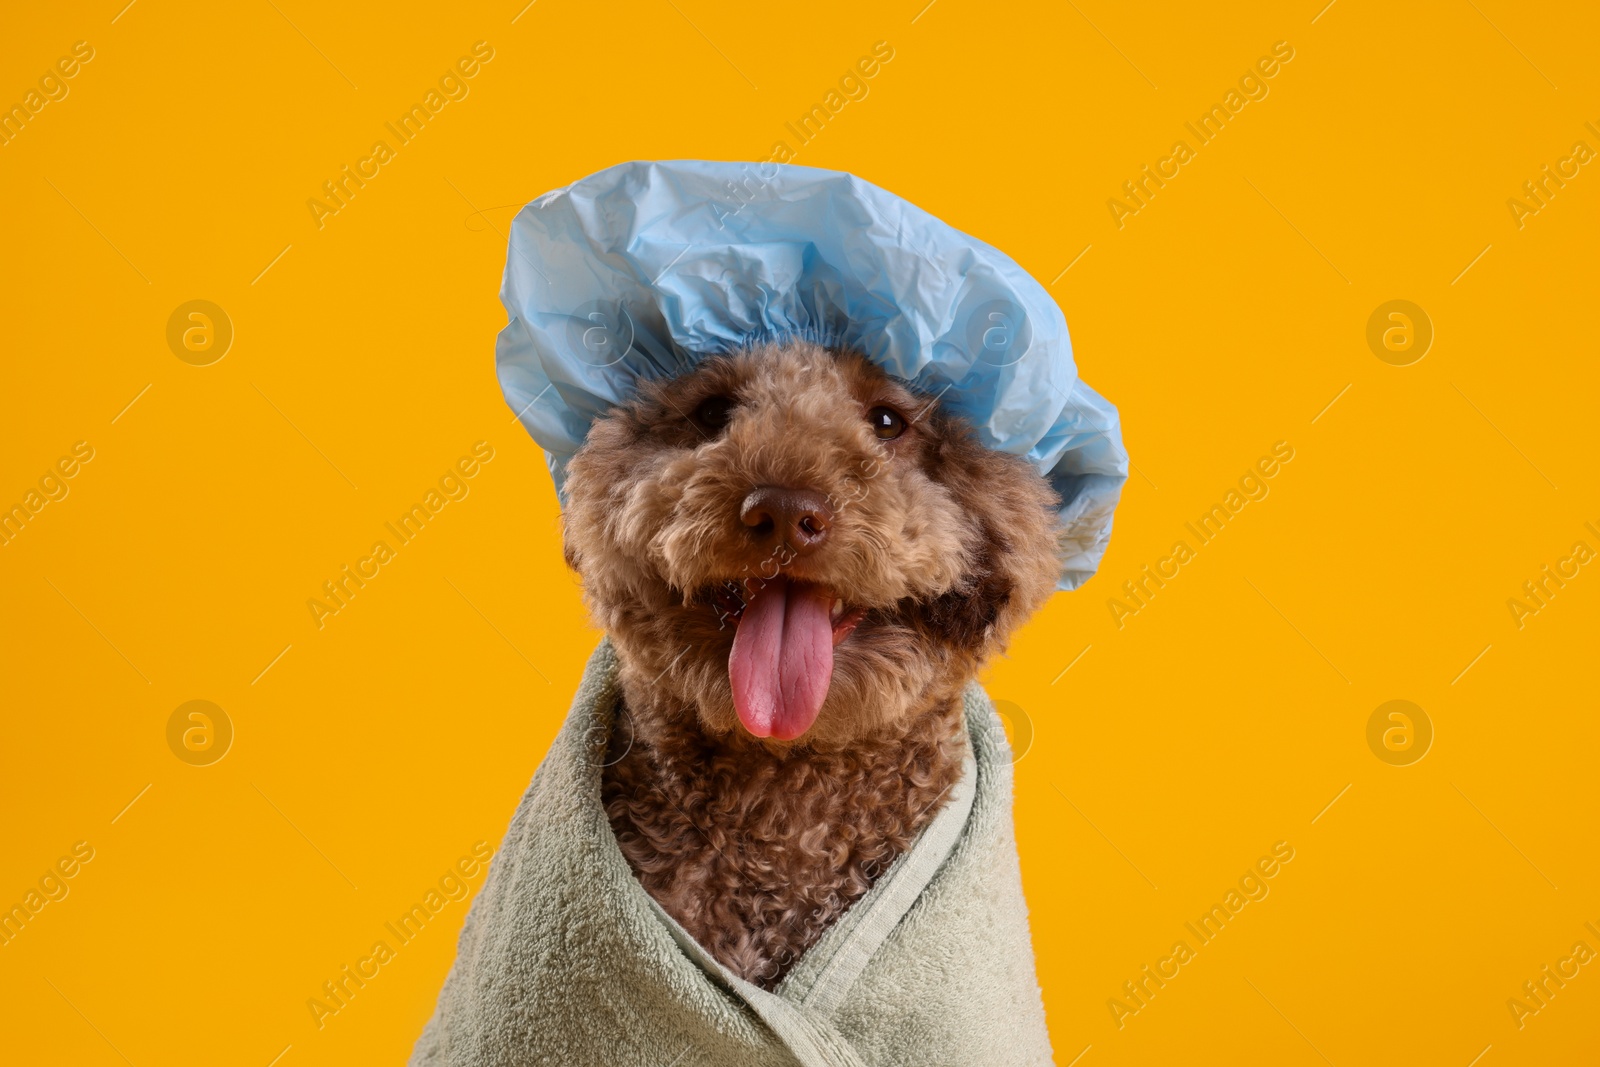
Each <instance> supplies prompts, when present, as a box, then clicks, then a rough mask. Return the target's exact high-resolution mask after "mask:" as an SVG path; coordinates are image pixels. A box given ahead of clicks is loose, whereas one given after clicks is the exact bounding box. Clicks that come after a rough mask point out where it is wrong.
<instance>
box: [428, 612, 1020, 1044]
mask: <svg viewBox="0 0 1600 1067" xmlns="http://www.w3.org/2000/svg"><path fill="white" fill-rule="evenodd" d="M620 699H621V692H620V689H619V687H618V684H617V660H616V654H615V652H614V651H613V650H612V648H611V645H610V643H609V642H608V641H602V642H601V644H600V647H599V648H598V649H596V650H595V653H594V655H593V657H591V659H590V660H589V665H588V668H587V670H586V671H585V674H584V678H583V683H582V685H581V686H580V687H579V689H578V693H577V696H576V697H575V698H574V699H573V703H572V710H571V711H570V712H569V713H568V715H567V720H566V723H565V724H564V725H563V726H562V728H561V732H560V733H559V734H558V735H557V737H556V739H555V741H554V743H553V744H552V745H551V747H550V752H549V754H548V755H547V756H546V757H545V760H544V762H543V764H541V765H540V767H539V770H538V772H537V773H536V774H535V775H534V778H533V783H532V784H531V785H530V786H529V787H528V790H527V792H526V793H525V794H524V795H523V797H522V802H521V803H520V804H519V805H518V807H517V812H516V814H515V815H514V816H513V817H512V820H511V826H510V828H509V829H508V830H507V831H506V836H505V839H504V841H502V842H501V845H500V850H499V852H498V853H497V854H496V855H495V858H494V861H493V863H492V865H491V867H490V870H489V877H488V879H487V881H486V882H485V884H484V888H483V891H482V892H481V893H479V894H478V897H477V899H476V900H475V901H473V904H472V910H471V912H470V913H469V914H468V916H467V920H466V925H465V927H464V928H463V929H462V932H461V941H460V944H459V946H458V949H457V955H456V962H455V966H454V967H453V968H452V969H451V972H450V975H449V977H448V978H447V979H446V980H445V984H444V989H443V991H442V992H441V993H440V995H439V1003H438V1007H437V1008H436V1009H435V1011H434V1015H433V1018H432V1019H431V1020H430V1021H429V1022H428V1025H427V1027H426V1029H425V1030H424V1031H423V1033H422V1037H421V1039H420V1040H419V1041H418V1042H417V1046H416V1049H415V1051H414V1052H413V1054H412V1058H411V1063H412V1064H413V1067H444V1065H451V1067H469V1065H470V1067H512V1065H517V1067H527V1065H531V1064H550V1065H556V1064H559V1065H562V1067H588V1065H594V1067H668V1065H671V1067H795V1065H797V1064H798V1065H800V1067H876V1065H883V1067H888V1065H896V1067H898V1065H903V1064H918V1065H926V1067H956V1065H961V1067H977V1065H982V1067H1011V1065H1036V1064H1049V1063H1051V1062H1052V1060H1051V1053H1050V1039H1049V1036H1048V1034H1047V1033H1046V1030H1045V1020H1044V1004H1043V1002H1042V1000H1041V998H1040V994H1039V983H1038V979H1037V978H1036V977H1035V974H1034V969H1033V949H1032V945H1031V942H1030V940H1029V934H1028V914H1027V905H1026V903H1025V902H1024V900H1023V896H1022V879H1021V874H1020V871H1019V870H1018V866H1017V849H1016V840H1015V836H1014V833H1013V829H1012V823H1011V754H1010V750H1009V748H1008V747H1007V745H1006V741H1005V734H1004V732H1003V730H1002V728H1001V725H1000V721H999V719H998V717H997V716H996V715H995V711H994V707H993V705H992V704H990V703H989V699H988V697H986V696H985V695H984V693H983V690H982V689H981V688H979V687H978V686H977V685H976V684H974V685H972V686H969V687H968V689H967V691H966V694H965V708H964V711H965V714H966V721H967V729H968V735H969V737H970V739H971V742H972V753H973V754H972V757H970V758H969V760H968V764H967V767H966V770H965V773H964V774H963V776H962V778H961V779H960V781H959V782H958V783H957V785H956V786H955V787H953V789H952V790H951V795H950V797H949V800H948V802H947V804H946V806H945V808H944V809H943V810H941V811H940V813H939V814H938V815H937V816H936V817H935V818H934V820H933V821H932V822H931V823H930V824H929V825H928V826H927V827H926V828H925V829H924V830H923V832H922V834H921V835H920V836H919V837H918V838H917V841H916V843H915V844H914V845H913V846H912V848H911V849H910V850H909V851H907V852H906V853H905V854H904V855H902V856H901V857H900V858H899V860H897V861H896V862H895V864H894V865H893V866H892V867H891V868H890V869H889V870H888V871H887V872H886V873H885V874H884V875H883V876H882V877H881V878H879V880H878V882H877V883H876V884H875V885H874V886H873V887H872V889H871V890H870V891H869V892H868V893H867V894H866V896H864V897H862V898H861V899H860V900H859V901H857V902H856V904H855V905H854V906H853V907H852V908H851V909H850V910H849V911H848V912H846V913H845V914H844V915H843V916H842V917H841V918H840V919H839V921H838V922H837V923H835V924H834V925H833V926H832V927H830V928H829V929H828V930H827V931H826V932H825V933H824V934H823V936H822V938H821V939H820V940H819V941H818V942H817V943H816V944H815V945H813V946H812V947H811V949H810V950H808V951H807V952H806V954H805V956H804V957H802V958H801V960H800V961H799V962H798V963H797V964H795V966H794V967H793V969H792V970H791V971H790V973H789V974H788V975H787V976H786V977H785V978H784V980H783V982H782V984H781V985H780V986H779V987H778V988H777V990H776V991H775V992H770V993H769V992H767V991H765V990H762V989H760V988H758V987H756V986H753V985H751V984H750V983H748V982H745V981H743V980H741V979H739V978H738V977H736V976H734V975H732V974H730V973H729V972H728V971H727V970H726V969H725V968H723V967H722V966H720V965H719V964H717V963H716V962H715V961H714V960H712V959H711V958H710V957H709V955H707V954H706V952H705V951H704V950H703V949H702V948H701V947H700V946H699V945H698V944H697V943H696V942H695V941H694V940H693V939H692V938H690V937H689V935H688V934H687V933H685V932H684V931H683V929H682V928H681V927H680V926H678V924H677V923H675V922H673V921H672V919H671V918H670V917H669V916H668V915H666V913H665V912H663V911H662V910H661V909H660V908H659V907H658V906H657V905H656V903H655V901H654V900H653V899H652V898H651V897H650V896H649V894H647V893H646V892H645V891H644V888H643V887H642V886H640V885H639V883H638V882H637V881H636V880H635V879H634V876H633V872H632V871H631V870H630V869H629V867H628V863H627V860H626V859H624V858H623V855H622V853H621V851H620V850H619V849H618V847H617V843H616V838H615V837H614V836H613V834H612V831H611V825H610V823H609V822H608V821H607V819H606V814H605V811H604V809H603V808H602V807H601V805H600V777H601V771H602V764H603V761H604V759H605V751H606V738H607V737H608V736H609V734H610V728H611V723H612V720H613V717H614V716H615V713H616V710H617V707H618V704H619V702H620Z"/></svg>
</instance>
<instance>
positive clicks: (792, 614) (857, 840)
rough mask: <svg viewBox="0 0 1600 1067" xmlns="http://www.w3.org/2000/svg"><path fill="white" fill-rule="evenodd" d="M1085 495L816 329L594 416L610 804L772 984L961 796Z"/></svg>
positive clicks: (722, 957)
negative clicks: (983, 673) (618, 703)
mask: <svg viewBox="0 0 1600 1067" xmlns="http://www.w3.org/2000/svg"><path fill="white" fill-rule="evenodd" d="M1059 507H1060V502H1059V500H1058V498H1057V496H1056V494H1055V493H1054V492H1053V491H1052V489H1051V488H1050V485H1049V484H1048V483H1047V482H1046V481H1045V479H1044V478H1043V477H1041V476H1040V474H1039V473H1038V472H1037V471H1036V470H1035V469H1034V468H1033V467H1032V466H1030V465H1029V464H1028V463H1027V462H1026V461H1025V460H1024V459H1023V458H1021V457H1019V456H1015V455H1011V454H1007V453H1003V452H999V451H995V450H992V449H989V448H987V447H985V446H984V445H983V444H981V443H980V442H979V440H978V438H977V436H976V435H975V433H974V432H973V430H972V428H971V427H970V426H969V425H968V424H967V423H966V422H965V421H964V420H963V419H962V418H961V417H959V416H958V415H957V414H955V413H953V412H951V411H949V410H947V409H946V408H945V407H944V406H942V405H941V403H940V398H939V397H938V396H931V395H925V394H924V393H921V392H918V391H916V390H913V389H912V388H910V387H909V386H908V385H907V384H906V383H904V382H901V381H898V380H896V379H894V378H892V377H890V376H889V375H888V374H886V373H885V372H884V371H883V370H881V369H880V368H878V367H877V366H876V365H875V364H873V363H871V362H870V361H868V360H867V359H866V358H864V357H863V356H862V355H861V354H859V353H855V352H851V351H847V350H839V349H830V348H826V347H823V346H821V345H817V344H813V343H810V342H807V341H790V342H784V343H774V344H767V345H763V346H758V347H755V348H751V349H747V350H744V351H741V352H737V353H734V354H729V355H720V356H713V357H709V358H706V359H704V360H702V361H700V362H699V363H698V364H696V365H695V367H694V368H693V369H692V370H691V371H689V372H688V373H685V374H683V375H682V376H680V377H677V378H673V379H669V380H663V381H655V382H650V383H645V384H643V385H641V387H640V388H639V390H638V392H637V393H636V395H634V396H633V397H632V398H630V399H629V400H627V401H625V402H624V403H622V404H620V405H619V406H617V407H614V408H613V409H611V410H610V411H609V412H608V413H607V414H606V415H605V416H603V417H601V418H600V419H598V420H597V421H596V422H595V423H594V425H593V427H592V429H591V430H590V432H589V435H588V438H587V440H586V442H585V443H584V445H583V447H582V448H581V449H580V450H579V451H578V452H577V453H576V454H575V455H574V456H573V458H572V460H571V463H570V468H569V471H568V481H567V506H566V510H565V518H564V527H563V548H564V553H565V558H566V561H567V563H568V565H569V566H570V567H571V568H572V569H573V570H574V571H575V572H576V573H577V575H578V576H579V578H580V580H581V583H582V586H583V590H584V596H585V600H586V602H587V604H588V606H589V610H590V612H591V614H592V615H593V617H594V619H595V621H596V623H597V624H598V625H599V626H600V627H601V628H603V629H604V630H605V631H606V632H607V633H608V634H609V635H610V639H611V641H612V643H613V645H614V647H615V649H616V653H617V656H618V658H619V661H620V683H621V689H622V697H623V705H624V710H623V712H622V713H621V714H620V715H619V716H618V718H617V721H616V724H615V726H614V727H613V730H612V734H611V736H610V738H609V740H608V747H607V749H606V767H605V769H604V772H603V778H602V791H601V798H602V801H603V804H604V807H605V812H606V815H607V817H608V819H609V821H610V824H611V827H612V830H613V832H614V834H615V837H616V840H617V844H618V846H619V847H620V849H621V851H622V854H623V855H624V856H625V857H626V859H627V861H628V864H629V865H630V866H631V868H632V870H633V872H634V874H635V875H636V876H637V878H638V880H639V882H640V883H641V884H642V886H643V887H644V889H645V890H646V891H647V892H648V893H649V894H650V895H651V896H652V897H653V898H655V900H656V901H657V902H658V903H659V904H660V905H661V907H662V908H663V909H664V910H665V911H666V912H667V913H668V914H670V915H671V916H672V917H673V918H674V919H676V920H677V921H678V923H679V924H681V925H682V926H683V928H684V929H685V930H686V931H687V932H688V933H689V934H691V935H692V936H693V937H694V938H695V940H697V941H698V942H699V943H700V944H701V945H702V946H704V947H705V949H706V950H707V951H708V952H709V953H710V954H711V955H712V956H714V957H715V958H716V959H717V960H718V961H719V962H721V963H722V964H723V965H725V966H726V967H727V968H728V969H729V970H731V971H732V972H733V973H735V974H737V975H739V976H740V977H742V978H744V979H746V980H747V981H750V982H752V983H755V984H757V985H760V986H762V987H763V988H767V989H772V988H774V987H775V986H776V985H777V983H778V982H779V981H781V979H782V978H783V976H784V975H785V973H787V971H788V970H789V969H790V968H791V967H792V966H793V964H794V963H795V962H796V961H797V960H798V959H799V958H800V957H801V956H802V955H803V954H804V953H805V951H806V949H807V948H808V947H809V946H811V945H812V944H813V943H814V942H815V941H816V940H817V939H818V937H819V936H820V935H821V934H822V933H823V932H824V931H825V930H826V929H827V928H828V926H829V925H830V924H831V923H833V922H834V921H835V920H836V919H838V918H839V916H841V915H842V914H843V913H844V912H845V911H846V910H847V909H848V908H849V907H850V906H851V904H852V903H854V902H855V901H857V900H859V899H860V898H861V897H862V896H863V895H864V894H865V893H866V892H867V891H868V890H869V889H870V888H871V886H872V885H873V882H874V879H876V878H878V877H879V876H881V875H882V874H883V873H884V872H885V871H887V870H888V869H889V867H890V866H891V865H892V864H893V862H894V860H895V858H896V857H897V856H899V855H900V854H901V853H902V852H904V851H905V850H906V849H907V848H908V847H909V846H910V845H911V844H912V843H913V842H914V841H915V839H916V837H917V834H918V831H919V830H921V829H922V828H923V827H924V826H925V825H927V824H928V823H929V822H930V821H931V820H932V819H933V817H934V816H935V815H936V814H937V813H938V812H939V810H940V809H941V807H942V806H943V804H944V803H945V801H946V799H947V797H948V796H949V793H950V790H951V788H952V787H953V786H954V784H955V783H956V781H957V779H958V778H959V777H960V774H961V771H962V765H963V759H964V757H965V754H966V749H967V745H968V741H967V735H966V731H965V728H964V726H963V722H962V710H961V707H962V705H961V693H962V690H963V688H964V687H965V686H967V684H968V683H969V682H970V681H971V680H972V679H974V678H975V677H976V675H977V673H978V672H979V671H980V670H981V669H982V668H983V666H984V665H985V663H986V662H988V661H989V659H990V658H991V657H993V656H994V655H996V654H998V653H1000V652H1002V651H1003V650H1004V649H1005V647H1006V643H1007V641H1008V639H1009V638H1010V637H1011V635H1012V634H1013V633H1014V632H1015V631H1016V629H1017V628H1018V627H1019V626H1021V625H1022V623H1023V622H1025V621H1026V620H1027V619H1028V617H1029V616H1030V615H1032V614H1033V613H1034V612H1035V611H1036V610H1038V609H1039V608H1040V607H1041V606H1042V605H1043V604H1044V603H1045V601H1046V600H1047V599H1048V598H1049V597H1050V595H1051V593H1052V592H1053V590H1054V589H1055V587H1056V581H1057V579H1058V578H1059V576H1060V572H1061V557H1060V554H1059V550H1058V537H1059V536H1060V529H1059V527H1060V520H1059V517H1058V514H1057V512H1058V509H1059Z"/></svg>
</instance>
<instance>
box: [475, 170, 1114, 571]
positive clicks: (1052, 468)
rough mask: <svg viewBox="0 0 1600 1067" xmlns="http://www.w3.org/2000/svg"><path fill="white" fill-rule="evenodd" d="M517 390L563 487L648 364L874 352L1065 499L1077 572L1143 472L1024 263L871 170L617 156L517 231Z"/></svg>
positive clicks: (1099, 547) (522, 413)
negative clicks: (810, 350) (587, 442)
mask: <svg viewBox="0 0 1600 1067" xmlns="http://www.w3.org/2000/svg"><path fill="white" fill-rule="evenodd" d="M509 244H510V248H509V251H508V253H507V256H506V272H505V280H504V282H503V284H502V286H501V292H500V298H501V300H502V301H503V302H504V304H505V306H506V312H507V314H508V315H509V317H510V319H509V321H508V322H507V324H506V326H505V328H504V329H503V330H501V331H500V336H499V338H498V340H497V342H496V345H495V359H496V364H497V366H498V369H499V376H500V384H501V387H502V388H503V389H504V391H505V395H506V400H507V402H508V403H509V404H510V405H511V408H512V410H513V411H515V412H516V415H517V418H518V419H519V420H520V421H521V422H522V425H523V426H524V427H525V428H526V429H527V431H528V433H529V434H530V435H532V437H533V439H534V441H536V442H537V443H538V444H539V446H540V447H541V448H543V449H544V451H545V457H546V461H547V462H548V464H549V467H550V474H551V477H552V478H553V479H554V481H555V486H556V492H557V494H558V496H561V497H562V499H563V502H564V501H565V496H564V492H563V487H564V483H565V481H566V468H567V463H568V461H569V460H570V459H571V458H572V455H573V453H574V452H576V451H577V450H578V448H579V447H580V446H581V445H582V444H583V441H584V437H585V436H586V435H587V433H588V431H589V427H590V425H591V424H592V423H593V422H594V420H595V419H597V418H599V417H600V416H602V415H604V414H605V413H606V412H607V411H608V410H609V409H610V408H612V407H614V406H615V405H617V404H619V403H621V402H623V401H625V400H627V399H628V398H629V397H630V396H631V395H632V394H633V393H634V392H635V391H636V389H637V387H638V383H639V381H640V380H641V379H643V380H652V379H658V378H672V377H676V376H678V375H680V374H683V373H684V372H685V371H688V370H689V369H691V368H692V367H693V366H694V365H695V364H696V363H697V362H699V361H700V360H701V359H704V358H706V357H707V356H710V355H715V354H719V353H729V352H735V351H738V350H740V349H743V348H747V347H749V346H751V345H755V344H759V343H762V342H766V341H782V340H785V339H797V338H798V339H805V340H810V341H813V342H816V343H818V344H822V345H826V346H829V347H833V348H840V349H851V350H854V351H857V352H860V353H861V354H862V355H864V356H866V357H867V358H868V359H870V360H872V361H873V362H874V363H876V364H878V365H879V366H881V367H882V368H883V369H884V370H885V371H886V372H888V373H889V374H890V375H892V376H893V377H895V378H898V379H900V380H901V381H903V382H905V383H907V384H908V385H909V386H911V387H912V388H914V389H916V390H918V391H920V392H922V393H925V394H927V395H928V396H932V397H937V398H938V399H939V401H940V403H941V404H943V405H944V406H945V407H946V408H948V409H950V410H953V411H954V412H956V413H957V414H959V415H961V416H963V417H965V418H966V420H967V421H968V422H970V423H971V425H972V426H973V428H974V429H975V430H976V432H977V434H978V437H979V439H980V440H981V441H982V442H983V443H984V444H985V445H987V446H988V447H990V448H994V449H998V450H999V451H1002V452H1010V453H1014V454H1016V455H1019V456H1023V457H1025V458H1026V459H1027V460H1028V462H1030V463H1031V464H1032V465H1033V466H1034V467H1035V469H1037V470H1038V471H1039V473H1040V474H1041V475H1043V476H1044V477H1045V478H1046V479H1048V481H1049V482H1050V484H1051V485H1052V486H1053V487H1054V488H1055V490H1056V492H1057V493H1058V494H1060V496H1061V519H1062V535H1061V545H1060V550H1061V551H1060V554H1061V580H1060V582H1059V588H1061V589H1073V588H1076V587H1077V586H1079V585H1081V584H1082V583H1083V582H1084V581H1086V580H1087V579H1088V578H1089V577H1090V576H1091V575H1092V574H1093V573H1094V571H1095V568H1096V567H1097V566H1098V565H1099V562H1100V557H1101V556H1102V555H1103V554H1104V552H1105V547H1106V543H1107V541H1108V540H1109V539H1110V536H1111V516H1112V511H1113V509H1114V508H1115V507H1116V504H1117V499H1118V497H1119V496H1120V495H1121V492H1122V485H1123V483H1124V482H1125V481H1126V480H1127V477H1128V455H1127V452H1126V451H1124V449H1123V446H1122V435H1121V427H1120V421H1119V419H1118V417H1117V410H1116V408H1114V407H1113V406H1112V405H1111V404H1109V403H1108V402H1107V401H1105V400H1104V399H1102V398H1101V397H1100V396H1099V395H1098V394H1096V393H1095V392H1094V390H1092V389H1090V388H1089V387H1088V386H1087V385H1085V384H1084V383H1083V382H1082V381H1080V380H1079V379H1078V374H1077V367H1076V365H1075V364H1074V363H1073V360H1072V342H1071V340H1070V339H1069V338H1068V336H1067V324H1066V320H1065V319H1064V318H1063V317H1062V314H1061V309H1060V308H1058V307H1057V306H1056V304H1055V301H1053V300H1052V299H1050V296H1049V294H1048V293H1046V292H1045V290H1044V288H1043V287H1042V286H1040V285H1039V283H1038V282H1036V281H1034V279H1033V278H1032V277H1031V276H1030V275H1029V274H1028V273H1027V272H1026V271H1024V270H1023V269H1022V268H1021V267H1019V266H1017V264H1016V263H1015V262H1013V261H1012V260H1011V258H1010V257H1008V256H1006V255H1004V254H1002V253H1001V252H999V251H997V250H995V249H993V248H991V247H990V246H988V245H986V244H984V243H983V242H982V241H979V240H976V239H974V238H972V237H969V236H967V235H966V234H964V233H962V232H960V231H959V230H956V229H954V228H952V227H950V226H948V225H946V224H945V223H943V222H941V221H940V220H939V219H936V218H934V217H933V216H932V215H930V214H928V213H927V212H925V211H923V210H921V209H920V208H917V207H915V206H913V205H911V204H909V203H907V202H906V201H904V200H902V199H900V198H899V197H897V196H894V195H893V194H891V193H887V192H885V191H884V190H882V189H879V188H878V187H877V186H874V185H871V184H869V183H867V182H864V181H862V180H861V179H860V178H857V177H855V176H854V175H852V174H846V173H842V172H839V171H830V170H819V169H816V168H814V167H797V166H791V165H788V164H781V163H737V162H709V161H704V160H674V161H664V162H634V163H623V164H620V165H618V166H614V167H610V168H608V169H606V170H602V171H600V172H599V173H597V174H593V175H590V176H589V177H587V178H584V179H583V180H582V181H579V182H576V183H574V184H572V185H569V186H567V187H566V188H564V189H557V190H555V191H554V192H549V193H546V194H545V195H543V196H541V197H539V198H538V199H537V200H534V201H533V202H532V203H530V204H528V205H527V206H526V207H524V208H523V209H522V210H521V211H520V212H519V213H518V214H517V216H516V219H515V220H514V221H513V222H512V224H511V237H510V242H509Z"/></svg>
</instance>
